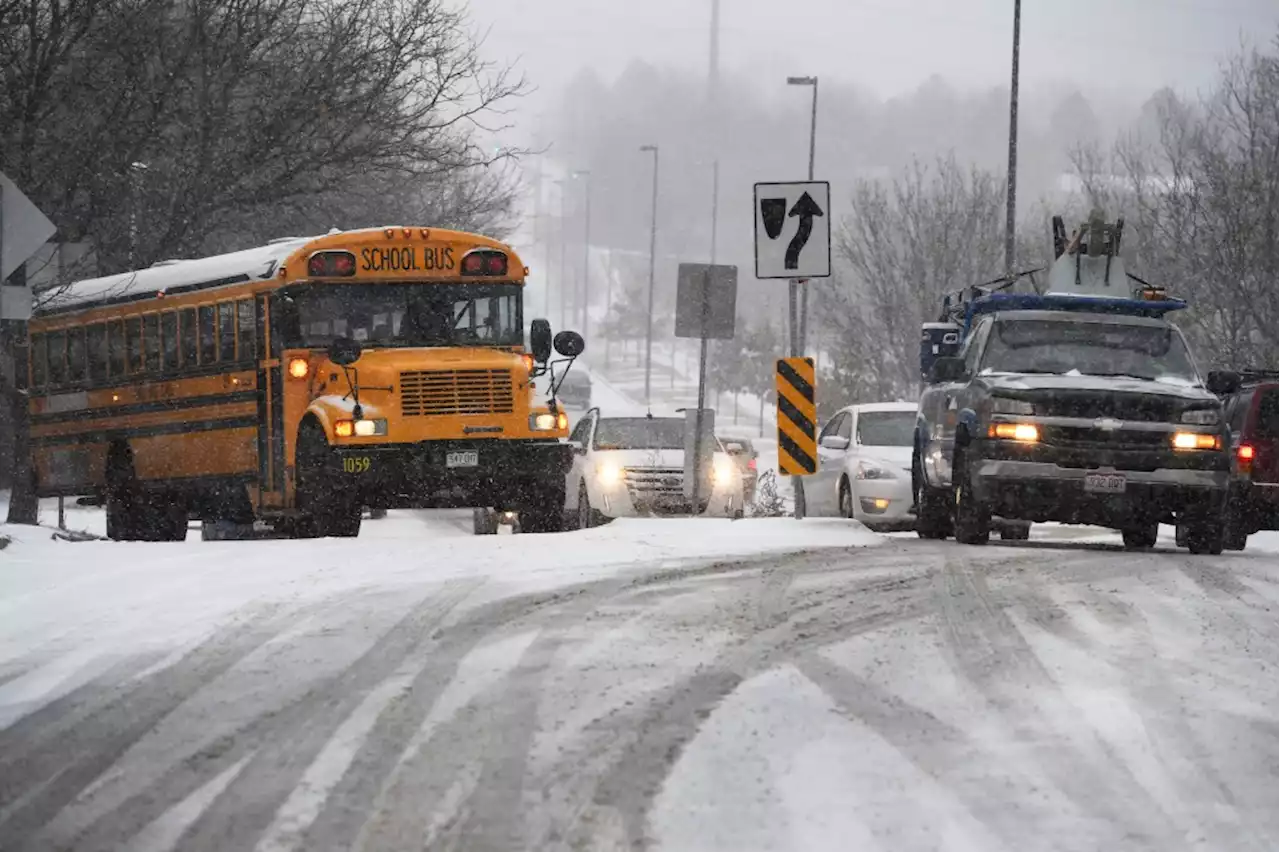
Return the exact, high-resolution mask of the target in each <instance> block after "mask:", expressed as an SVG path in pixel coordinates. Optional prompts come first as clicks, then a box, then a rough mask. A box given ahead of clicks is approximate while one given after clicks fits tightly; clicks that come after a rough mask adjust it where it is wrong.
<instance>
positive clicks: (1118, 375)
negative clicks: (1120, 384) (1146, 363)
mask: <svg viewBox="0 0 1280 852" xmlns="http://www.w3.org/2000/svg"><path fill="white" fill-rule="evenodd" d="M1081 375H1084V376H1095V377H1097V378H1100V379H1139V380H1141V381H1144V382H1154V381H1155V380H1156V377H1155V376H1140V375H1138V374H1137V373H1081Z"/></svg>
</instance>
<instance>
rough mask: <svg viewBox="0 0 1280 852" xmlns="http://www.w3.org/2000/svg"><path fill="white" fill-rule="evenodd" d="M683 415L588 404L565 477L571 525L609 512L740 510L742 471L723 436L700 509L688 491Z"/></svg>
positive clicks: (732, 513)
mask: <svg viewBox="0 0 1280 852" xmlns="http://www.w3.org/2000/svg"><path fill="white" fill-rule="evenodd" d="M684 434H685V421H684V418H682V417H601V416H600V411H599V410H598V409H592V410H591V411H588V412H587V413H586V414H585V415H584V416H583V418H582V419H581V420H579V421H578V424H577V426H575V427H574V430H573V433H572V434H571V435H570V436H569V441H570V442H571V443H576V444H577V447H578V448H577V455H576V456H575V457H574V461H573V466H572V467H571V468H570V469H569V474H568V478H567V481H566V482H565V513H566V514H567V515H568V516H569V526H570V527H578V528H579V529H581V528H586V527H591V526H597V525H598V524H601V523H604V522H606V521H608V520H610V519H612V518H623V517H636V516H645V515H690V514H698V515H700V516H702V517H719V518H740V517H742V514H743V500H742V474H741V472H739V470H738V466H737V465H736V464H734V461H733V458H732V457H730V456H729V454H728V453H726V452H724V448H723V447H722V446H720V443H719V441H718V440H716V439H715V438H714V437H711V438H710V440H712V441H716V446H715V451H714V453H713V455H712V464H711V470H710V471H709V472H708V475H707V476H706V477H705V479H704V483H703V487H702V489H701V491H702V493H701V494H700V495H699V498H698V504H699V510H698V511H697V512H696V513H695V512H693V511H692V509H693V506H692V503H691V501H690V499H689V497H688V496H686V495H685V491H684Z"/></svg>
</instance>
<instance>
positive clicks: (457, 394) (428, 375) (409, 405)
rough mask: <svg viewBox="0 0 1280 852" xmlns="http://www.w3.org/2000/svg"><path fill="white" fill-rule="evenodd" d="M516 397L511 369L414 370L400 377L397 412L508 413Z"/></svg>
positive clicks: (436, 413)
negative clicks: (398, 408)
mask: <svg viewBox="0 0 1280 852" xmlns="http://www.w3.org/2000/svg"><path fill="white" fill-rule="evenodd" d="M514 410H515V394H514V392H513V385H512V381H511V371H510V370H414V371H411V372H404V373H401V374H400V413H401V414H403V415H405V416H406V417H422V416H427V417H430V416H440V415H447V414H510V413H512V411H514Z"/></svg>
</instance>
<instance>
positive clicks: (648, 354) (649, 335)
mask: <svg viewBox="0 0 1280 852" xmlns="http://www.w3.org/2000/svg"><path fill="white" fill-rule="evenodd" d="M640 150H641V151H650V152H652V153H653V200H652V202H651V207H650V212H649V310H648V314H647V319H646V320H645V328H644V407H645V409H646V410H648V409H651V407H652V406H651V404H650V396H649V384H650V378H651V377H652V375H653V282H654V264H655V257H656V255H655V251H656V248H657V244H658V146H657V145H641V146H640ZM671 369H672V375H674V374H675V360H674V359H672V368H671ZM673 381H674V380H673Z"/></svg>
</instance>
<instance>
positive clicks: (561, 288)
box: [552, 179, 569, 329]
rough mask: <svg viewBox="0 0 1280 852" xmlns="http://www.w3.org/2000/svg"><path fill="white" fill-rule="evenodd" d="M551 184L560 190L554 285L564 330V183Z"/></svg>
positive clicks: (555, 182) (565, 269)
mask: <svg viewBox="0 0 1280 852" xmlns="http://www.w3.org/2000/svg"><path fill="white" fill-rule="evenodd" d="M552 183H554V184H555V185H556V186H557V187H559V188H560V222H559V226H558V227H557V228H556V231H557V234H556V236H558V237H559V239H560V281H559V283H557V284H556V291H557V295H558V297H559V301H560V328H562V329H565V328H568V326H567V325H566V324H565V322H566V316H565V285H566V284H568V282H569V267H568V266H566V265H565V259H564V258H565V248H564V243H565V239H564V235H565V227H564V225H565V221H564V215H565V214H564V185H565V183H566V181H565V180H563V179H559V180H553V181H552Z"/></svg>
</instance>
